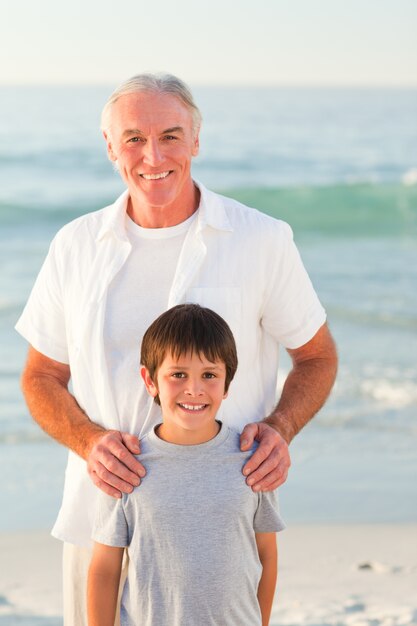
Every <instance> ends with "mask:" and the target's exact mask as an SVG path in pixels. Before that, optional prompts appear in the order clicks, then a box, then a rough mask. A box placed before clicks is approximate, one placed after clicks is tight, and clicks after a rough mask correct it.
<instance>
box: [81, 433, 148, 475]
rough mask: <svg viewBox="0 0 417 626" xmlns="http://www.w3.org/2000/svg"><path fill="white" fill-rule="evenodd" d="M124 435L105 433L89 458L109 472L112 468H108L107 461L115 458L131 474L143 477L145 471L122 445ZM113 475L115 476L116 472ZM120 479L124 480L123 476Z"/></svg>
mask: <svg viewBox="0 0 417 626" xmlns="http://www.w3.org/2000/svg"><path fill="white" fill-rule="evenodd" d="M124 435H126V433H119V432H117V431H111V432H108V433H106V434H105V435H104V436H103V437H101V439H100V440H99V441H98V442H97V444H96V445H95V446H94V448H93V450H92V451H91V453H90V457H92V458H93V459H94V458H95V459H97V460H98V461H100V462H101V463H102V464H103V465H105V466H106V467H107V469H109V470H112V468H111V467H109V459H111V457H116V459H119V461H121V463H122V464H123V465H124V466H126V467H127V468H128V469H129V470H131V471H132V472H133V473H135V474H137V475H138V476H144V475H145V471H144V467H143V465H142V464H141V463H139V461H138V460H137V459H136V458H135V457H134V456H133V454H132V453H131V452H130V451H129V450H128V449H127V448H126V446H125V445H124V442H123V436H124ZM116 470H117V467H116ZM115 473H116V474H117V471H116V472H115ZM121 478H125V475H121ZM132 484H133V483H132Z"/></svg>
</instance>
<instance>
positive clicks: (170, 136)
mask: <svg viewBox="0 0 417 626" xmlns="http://www.w3.org/2000/svg"><path fill="white" fill-rule="evenodd" d="M164 139H166V140H168V141H173V140H175V139H176V137H175V136H174V135H164Z"/></svg>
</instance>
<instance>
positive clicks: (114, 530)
mask: <svg viewBox="0 0 417 626" xmlns="http://www.w3.org/2000/svg"><path fill="white" fill-rule="evenodd" d="M124 502H125V496H123V497H122V498H112V497H111V496H108V495H107V494H105V493H102V492H101V493H100V494H99V497H98V499H97V504H96V513H95V520H94V524H93V531H92V535H91V537H92V539H93V540H94V541H97V542H98V543H103V544H104V545H106V546H113V547H116V548H124V547H125V546H128V545H129V543H130V540H129V528H128V524H127V520H126V515H125V511H124Z"/></svg>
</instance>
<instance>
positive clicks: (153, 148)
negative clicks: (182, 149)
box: [142, 137, 163, 167]
mask: <svg viewBox="0 0 417 626" xmlns="http://www.w3.org/2000/svg"><path fill="white" fill-rule="evenodd" d="M142 154H143V160H144V162H145V163H147V164H148V165H151V166H152V167H155V166H157V165H159V164H160V163H161V162H162V160H163V155H162V153H161V147H160V145H159V141H158V139H156V138H155V139H152V138H150V137H149V138H148V140H147V141H146V144H145V147H144V150H143V153H142Z"/></svg>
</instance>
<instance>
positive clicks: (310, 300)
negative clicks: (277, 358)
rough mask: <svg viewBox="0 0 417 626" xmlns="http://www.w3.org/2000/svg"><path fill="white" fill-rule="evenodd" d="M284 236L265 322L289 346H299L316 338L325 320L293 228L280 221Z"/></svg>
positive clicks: (279, 339)
mask: <svg viewBox="0 0 417 626" xmlns="http://www.w3.org/2000/svg"><path fill="white" fill-rule="evenodd" d="M280 229H281V237H280V240H279V241H278V245H279V249H277V242H276V241H275V242H274V246H275V253H274V254H275V258H274V262H273V263H272V264H271V265H272V267H271V276H270V285H269V293H268V294H267V298H266V301H265V306H264V309H263V313H262V325H263V327H264V328H265V329H266V330H267V332H268V333H270V334H271V335H272V336H273V337H275V338H276V339H277V341H279V343H281V344H282V345H283V346H284V347H286V348H290V349H291V348H292V349H295V348H299V347H300V346H302V345H304V344H305V343H307V342H308V341H310V339H312V338H313V337H314V335H315V334H316V332H317V331H318V330H319V328H320V327H321V326H322V325H323V324H324V323H325V321H326V313H325V310H324V308H323V307H322V305H321V303H320V301H319V299H318V297H317V294H316V292H315V290H314V287H313V285H312V283H311V280H310V278H309V276H308V274H307V272H306V269H305V267H304V265H303V262H302V260H301V257H300V254H299V252H298V250H297V247H296V245H295V243H294V240H293V233H292V229H291V227H290V226H289V225H288V224H286V223H285V222H280Z"/></svg>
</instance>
